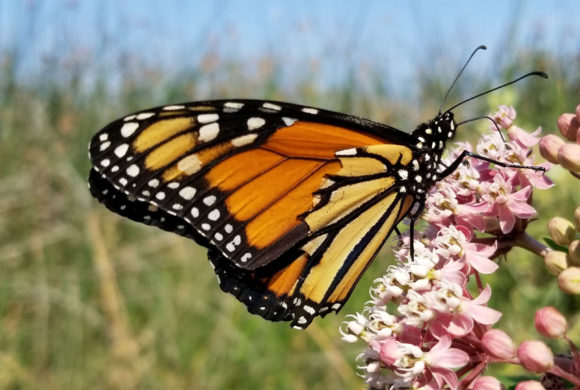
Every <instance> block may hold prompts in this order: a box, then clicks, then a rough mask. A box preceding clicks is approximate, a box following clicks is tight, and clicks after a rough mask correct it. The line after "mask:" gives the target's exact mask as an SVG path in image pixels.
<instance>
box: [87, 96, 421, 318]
mask: <svg viewBox="0 0 580 390" xmlns="http://www.w3.org/2000/svg"><path fill="white" fill-rule="evenodd" d="M411 144H412V138H410V136H408V135H407V134H405V133H402V132H400V131H398V130H396V129H393V128H390V127H387V126H384V125H380V124H377V123H374V122H370V121H367V120H364V119H360V118H356V117H352V116H348V115H344V114H338V113H333V112H329V111H324V110H319V109H314V108H309V107H303V106H298V105H292V104H287V103H279V102H263V101H253V100H237V101H209V102H198V103H187V104H180V105H173V106H165V107H159V108H156V109H151V110H147V111H141V112H138V113H135V114H132V115H129V116H127V117H125V118H122V119H119V120H118V121H116V122H113V123H112V124H110V125H109V126H107V127H105V128H104V129H103V130H101V131H100V132H99V133H98V134H97V135H95V137H94V138H93V140H92V141H91V144H90V147H89V154H90V157H91V160H92V163H93V169H92V170H91V173H90V176H89V184H90V188H91V192H92V194H93V195H94V196H95V197H96V198H97V199H99V200H100V201H101V202H103V203H104V204H105V205H106V206H107V207H108V208H109V209H111V210H112V211H114V212H116V213H118V214H121V215H123V216H126V217H129V218H131V219H133V220H136V221H138V222H143V223H146V224H150V225H155V226H158V227H160V228H163V229H165V230H169V231H173V232H176V233H178V234H181V235H184V236H186V237H190V238H193V239H195V240H196V241H197V242H199V243H200V244H201V245H204V246H206V247H208V248H209V249H210V251H209V258H210V261H211V262H212V264H213V265H214V267H215V270H216V273H217V275H218V278H219V280H220V286H221V288H222V289H223V290H224V291H227V292H230V293H232V294H234V295H235V296H236V297H237V298H238V299H239V300H240V301H242V302H244V303H245V304H246V306H247V307H248V310H249V311H251V312H253V313H257V314H260V315H262V316H263V317H264V318H267V319H270V320H274V321H277V320H286V321H292V325H294V326H297V327H305V326H307V325H308V324H309V323H310V321H311V320H312V318H313V317H314V316H316V315H318V314H325V313H326V312H328V311H329V310H338V309H339V308H340V307H341V305H342V303H343V302H344V301H345V300H346V299H347V298H348V296H349V294H350V292H351V291H352V289H353V288H354V285H355V284H356V282H357V281H358V279H359V278H360V276H361V274H362V273H363V271H364V270H365V269H366V267H367V266H368V264H369V263H370V261H371V260H372V259H373V258H374V256H375V255H376V253H377V252H378V250H379V249H380V246H381V245H382V243H383V242H384V240H385V239H386V238H387V237H388V235H389V233H390V232H391V231H392V229H393V227H394V226H395V225H396V224H397V223H398V222H399V221H400V220H401V219H402V218H403V217H404V216H405V215H406V213H407V212H408V210H409V208H410V207H411V205H412V203H413V198H412V197H411V196H408V195H406V194H405V192H403V191H401V185H400V183H399V182H398V181H397V180H396V179H395V175H396V172H397V171H398V170H400V169H402V168H401V167H405V166H406V165H408V164H409V163H410V161H411V159H412V157H413V151H412V148H411V147H410V146H408V145H411Z"/></svg>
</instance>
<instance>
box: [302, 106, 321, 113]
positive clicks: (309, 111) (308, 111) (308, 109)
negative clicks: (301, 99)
mask: <svg viewBox="0 0 580 390" xmlns="http://www.w3.org/2000/svg"><path fill="white" fill-rule="evenodd" d="M302 112H305V113H307V114H318V110H317V109H316V108H311V107H304V108H303V109H302Z"/></svg>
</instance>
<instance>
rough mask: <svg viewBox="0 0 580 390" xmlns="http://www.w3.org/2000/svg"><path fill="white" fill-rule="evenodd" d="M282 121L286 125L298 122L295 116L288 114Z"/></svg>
mask: <svg viewBox="0 0 580 390" xmlns="http://www.w3.org/2000/svg"><path fill="white" fill-rule="evenodd" d="M282 121H283V122H284V124H285V125H286V126H292V125H293V124H294V122H296V119H294V118H288V117H287V116H285V117H283V118H282Z"/></svg>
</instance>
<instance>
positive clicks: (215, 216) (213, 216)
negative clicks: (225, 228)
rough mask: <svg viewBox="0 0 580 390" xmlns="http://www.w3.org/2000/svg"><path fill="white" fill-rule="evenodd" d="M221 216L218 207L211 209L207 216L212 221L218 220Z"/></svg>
mask: <svg viewBox="0 0 580 390" xmlns="http://www.w3.org/2000/svg"><path fill="white" fill-rule="evenodd" d="M219 217H220V211H219V210H218V209H213V210H212V211H210V213H209V214H208V215H207V218H208V219H209V220H210V221H217V220H218V219H219Z"/></svg>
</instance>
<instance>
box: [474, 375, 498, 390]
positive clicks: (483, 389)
mask: <svg viewBox="0 0 580 390" xmlns="http://www.w3.org/2000/svg"><path fill="white" fill-rule="evenodd" d="M473 390H505V387H504V386H503V385H502V384H501V382H500V381H498V380H497V379H495V378H494V377H493V376H480V377H479V378H477V379H476V380H475V381H474V382H473Z"/></svg>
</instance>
